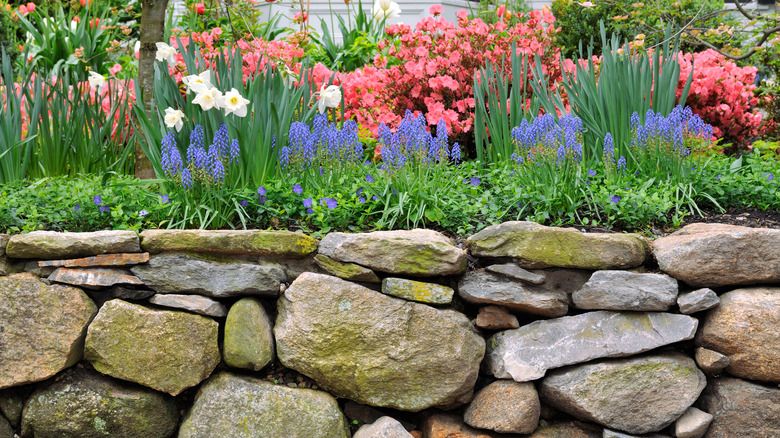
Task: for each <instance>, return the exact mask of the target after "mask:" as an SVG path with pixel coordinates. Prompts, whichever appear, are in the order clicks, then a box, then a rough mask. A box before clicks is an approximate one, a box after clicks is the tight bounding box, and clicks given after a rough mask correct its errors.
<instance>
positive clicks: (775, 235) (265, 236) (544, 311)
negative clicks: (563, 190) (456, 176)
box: [0, 222, 780, 438]
mask: <svg viewBox="0 0 780 438" xmlns="http://www.w3.org/2000/svg"><path fill="white" fill-rule="evenodd" d="M778 383H780V230H772V229H754V228H744V227H735V226H728V225H705V224H696V225H690V226H687V227H685V228H683V229H681V230H680V231H678V232H676V233H674V234H672V235H669V236H667V237H663V238H659V239H657V240H655V241H653V242H648V241H647V240H646V239H645V238H643V237H641V236H639V235H632V234H600V233H582V232H580V231H577V230H575V229H571V228H569V229H563V228H552V227H544V226H541V225H537V224H534V223H529V222H508V223H504V224H501V225H498V226H493V227H489V228H487V229H485V230H483V231H481V232H479V233H477V234H475V235H473V236H471V237H469V238H468V239H467V240H466V241H465V242H463V243H461V244H458V245H456V244H455V243H454V242H452V241H451V240H450V239H448V238H447V237H445V236H443V235H441V234H439V233H437V232H434V231H430V230H411V231H384V232H374V233H361V234H346V233H330V234H328V235H326V236H325V237H324V238H323V239H322V240H321V241H319V242H318V241H317V240H315V239H313V238H311V237H309V236H306V235H304V234H300V233H293V232H286V231H169V230H152V231H145V232H143V233H141V234H140V236H139V235H137V234H136V233H134V232H130V231H101V232H94V233H54V232H33V233H29V234H20V235H14V236H7V235H0V413H2V415H0V438H13V437H14V436H15V435H18V436H21V437H23V438H28V437H38V438H46V437H56V438H67V437H79V438H84V437H87V438H89V437H138V438H157V437H159V438H165V437H170V436H178V437H193V438H208V437H214V438H225V437H231V438H239V437H281V438H294V437H300V438H316V437H323V438H338V437H348V436H354V437H357V438H366V437H410V436H414V437H423V438H434V437H436V438H440V437H451V436H457V437H499V436H500V437H507V436H532V437H539V438H541V437H567V438H568V437H602V436H603V437H629V436H652V437H668V436H676V437H678V438H693V437H702V436H705V437H713V438H714V437H724V438H725V437H730V438H733V437H753V438H759V437H778V436H780V389H778Z"/></svg>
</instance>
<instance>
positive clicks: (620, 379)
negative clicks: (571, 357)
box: [539, 353, 707, 434]
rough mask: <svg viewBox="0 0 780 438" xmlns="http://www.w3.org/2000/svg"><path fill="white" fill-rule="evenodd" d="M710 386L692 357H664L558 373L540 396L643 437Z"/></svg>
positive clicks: (565, 409) (566, 409)
mask: <svg viewBox="0 0 780 438" xmlns="http://www.w3.org/2000/svg"><path fill="white" fill-rule="evenodd" d="M706 384H707V379H706V377H705V376H704V373H702V372H701V371H699V369H698V368H696V364H695V363H694V362H693V360H692V359H691V358H689V357H687V356H685V355H682V354H680V353H664V354H656V355H651V356H645V357H635V358H628V359H612V360H602V361H598V362H593V363H588V364H584V365H577V366H573V367H568V368H564V369H561V370H555V371H552V372H550V375H549V376H547V377H546V378H545V379H544V380H542V383H541V385H540V387H539V395H540V397H541V400H542V402H543V403H547V404H549V405H550V406H553V407H555V408H556V409H560V410H562V411H563V412H566V413H568V414H571V415H573V416H575V417H577V418H579V419H581V420H588V421H594V422H596V423H599V424H602V425H604V426H606V427H609V428H613V429H619V430H622V431H625V432H628V433H632V434H642V433H648V432H657V431H659V430H661V429H663V428H665V427H666V426H668V425H670V424H672V423H673V422H674V421H675V420H676V419H678V418H679V417H680V416H681V415H682V414H683V413H684V412H685V411H686V410H687V409H688V408H689V407H690V406H691V405H692V404H693V403H694V402H695V401H696V399H697V398H698V397H699V394H700V393H701V391H702V390H703V389H704V387H705V385H706Z"/></svg>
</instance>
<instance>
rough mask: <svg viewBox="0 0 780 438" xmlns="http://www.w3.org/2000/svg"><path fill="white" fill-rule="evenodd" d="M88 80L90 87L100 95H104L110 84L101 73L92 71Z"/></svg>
mask: <svg viewBox="0 0 780 438" xmlns="http://www.w3.org/2000/svg"><path fill="white" fill-rule="evenodd" d="M87 80H88V81H89V86H90V87H91V88H93V89H95V90H96V91H97V93H98V94H103V92H105V91H106V87H107V86H108V83H107V82H106V78H104V77H103V75H101V74H100V73H96V72H94V71H90V72H89V78H88V79H87Z"/></svg>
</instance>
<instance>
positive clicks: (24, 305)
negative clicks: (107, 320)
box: [0, 274, 97, 389]
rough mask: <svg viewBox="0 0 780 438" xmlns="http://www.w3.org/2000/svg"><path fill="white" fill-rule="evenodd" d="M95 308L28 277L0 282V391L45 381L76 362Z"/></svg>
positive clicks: (78, 295)
mask: <svg viewBox="0 0 780 438" xmlns="http://www.w3.org/2000/svg"><path fill="white" fill-rule="evenodd" d="M95 313H97V307H96V306H95V303H93V302H92V300H90V299H89V297H87V295H86V294H85V293H84V292H83V291H81V290H80V289H77V288H74V287H70V286H61V285H51V286H48V285H46V284H45V283H43V282H42V281H41V280H39V279H38V278H36V277H35V276H34V275H32V274H17V275H11V276H9V277H0V389H1V388H7V387H10V386H18V385H23V384H25V383H32V382H37V381H40V380H44V379H48V378H49V377H51V376H53V375H55V374H57V373H58V372H60V371H61V370H63V369H65V368H67V367H69V366H72V365H74V364H75V363H76V362H78V361H79V359H81V356H82V353H83V348H84V336H85V334H86V329H87V325H88V324H89V322H90V321H91V320H92V318H93V317H94V316H95Z"/></svg>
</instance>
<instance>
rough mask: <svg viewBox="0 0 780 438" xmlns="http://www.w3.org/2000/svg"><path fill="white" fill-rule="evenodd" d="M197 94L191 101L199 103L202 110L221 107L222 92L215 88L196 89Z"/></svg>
mask: <svg viewBox="0 0 780 438" xmlns="http://www.w3.org/2000/svg"><path fill="white" fill-rule="evenodd" d="M196 93H197V95H196V96H195V99H192V103H195V104H198V105H200V107H201V108H202V109H203V111H208V110H210V109H212V108H221V102H220V101H221V100H222V92H221V91H219V90H217V89H216V88H209V89H206V90H200V91H196Z"/></svg>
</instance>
